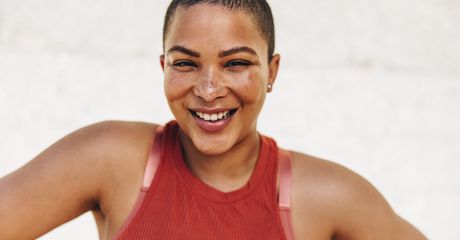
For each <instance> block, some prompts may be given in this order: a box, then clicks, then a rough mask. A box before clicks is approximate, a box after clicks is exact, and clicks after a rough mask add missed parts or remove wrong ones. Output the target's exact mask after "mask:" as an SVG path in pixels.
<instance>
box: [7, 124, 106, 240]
mask: <svg viewBox="0 0 460 240" xmlns="http://www.w3.org/2000/svg"><path fill="white" fill-rule="evenodd" d="M107 125H110V124H108V123H99V124H95V125H91V126H89V127H85V128H82V129H80V130H78V131H76V132H73V133H71V134H69V135H68V136H66V137H64V138H62V139H61V140H59V141H58V142H56V143H55V144H53V145H52V146H50V147H49V148H48V149H46V150H45V151H43V152H42V153H40V154H39V155H38V156H36V157H35V158H34V159H32V160H31V161H30V162H29V163H27V164H26V165H25V166H23V167H21V168H20V169H18V170H17V171H15V172H13V173H11V174H9V175H7V176H5V177H3V178H1V179H0V216H1V217H0V229H1V232H0V239H33V238H36V237H38V236H40V235H42V234H44V233H46V232H48V231H50V230H51V229H53V228H55V227H57V226H59V225H61V224H63V223H65V222H67V221H69V220H71V219H73V218H75V217H77V216H79V215H80V214H82V213H84V212H86V211H88V210H90V209H93V208H96V207H97V203H98V198H99V192H100V186H101V178H102V177H101V173H102V172H103V171H102V169H104V165H105V164H106V163H107V159H106V158H107V157H108V156H109V155H108V154H107V153H108V152H109V151H110V142H109V141H107V137H106V135H107V134H106V133H107V131H108V129H107Z"/></svg>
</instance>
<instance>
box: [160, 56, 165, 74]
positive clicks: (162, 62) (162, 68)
mask: <svg viewBox="0 0 460 240" xmlns="http://www.w3.org/2000/svg"><path fill="white" fill-rule="evenodd" d="M160 64H161V70H163V72H164V71H165V55H163V54H162V55H161V56H160Z"/></svg>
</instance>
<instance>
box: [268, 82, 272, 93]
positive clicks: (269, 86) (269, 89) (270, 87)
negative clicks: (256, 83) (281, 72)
mask: <svg viewBox="0 0 460 240" xmlns="http://www.w3.org/2000/svg"><path fill="white" fill-rule="evenodd" d="M267 87H268V91H271V90H272V84H271V83H269V84H268V86H267Z"/></svg>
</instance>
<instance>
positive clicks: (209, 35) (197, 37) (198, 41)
mask: <svg viewBox="0 0 460 240" xmlns="http://www.w3.org/2000/svg"><path fill="white" fill-rule="evenodd" d="M174 45H181V46H186V47H189V48H194V49H197V48H208V49H209V48H213V47H217V48H220V50H223V49H229V48H233V47H236V46H248V47H251V48H253V49H255V50H256V51H261V53H260V54H262V52H264V51H267V48H268V46H267V43H266V41H265V40H264V39H263V37H262V35H261V32H260V28H259V27H258V26H257V24H256V23H255V22H254V21H253V19H252V17H251V16H250V15H248V14H247V13H246V12H244V11H239V10H230V9H226V8H223V7H219V6H212V5H206V4H200V5H196V6H192V7H188V8H179V9H177V12H176V13H175V14H174V16H173V19H172V23H171V25H170V26H169V29H168V34H167V36H166V39H165V49H166V50H167V49H169V48H170V47H171V46H174ZM265 55H266V54H265Z"/></svg>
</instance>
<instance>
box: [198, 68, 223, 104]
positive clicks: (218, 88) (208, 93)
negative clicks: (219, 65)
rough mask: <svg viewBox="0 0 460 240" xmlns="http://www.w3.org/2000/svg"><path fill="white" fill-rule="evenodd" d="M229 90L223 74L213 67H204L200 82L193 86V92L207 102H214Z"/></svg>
mask: <svg viewBox="0 0 460 240" xmlns="http://www.w3.org/2000/svg"><path fill="white" fill-rule="evenodd" d="M227 92H228V90H227V88H226V87H225V86H224V79H223V76H222V75H221V74H220V73H219V71H218V70H216V69H215V68H213V67H208V68H207V69H203V72H202V74H201V75H200V76H199V81H198V83H197V84H196V85H195V87H194V88H193V93H194V94H195V95H196V96H198V97H200V98H202V99H203V100H204V101H206V102H213V101H215V100H216V99H218V98H221V97H224V96H225V95H227Z"/></svg>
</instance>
